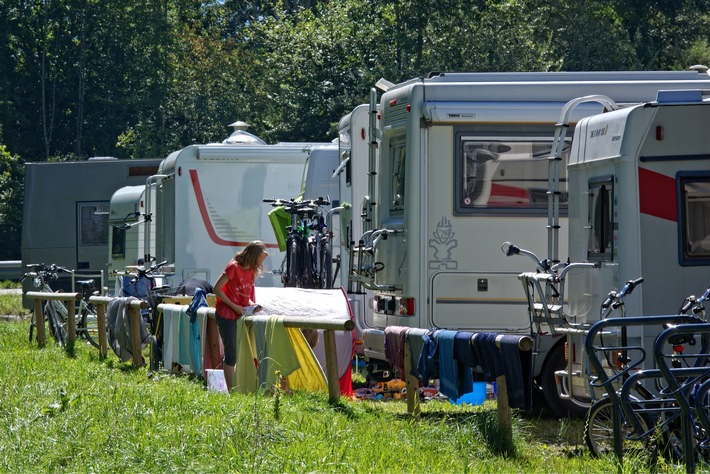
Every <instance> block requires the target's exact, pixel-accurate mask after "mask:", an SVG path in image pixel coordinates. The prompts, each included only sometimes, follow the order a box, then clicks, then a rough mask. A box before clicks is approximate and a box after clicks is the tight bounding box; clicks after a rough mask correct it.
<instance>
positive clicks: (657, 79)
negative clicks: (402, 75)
mask: <svg viewBox="0 0 710 474" xmlns="http://www.w3.org/2000/svg"><path fill="white" fill-rule="evenodd" d="M708 85H710V77H709V76H708V75H707V74H706V73H701V72H696V71H678V72H593V73H587V72H570V73H452V74H449V73H437V74H434V75H431V76H429V77H423V78H418V79H413V80H410V81H407V82H404V83H402V84H397V85H394V84H388V83H386V82H383V83H382V84H381V91H382V94H381V96H380V98H379V100H378V101H376V102H378V106H379V110H376V111H375V110H374V109H373V110H371V113H377V114H378V123H377V127H376V130H375V136H374V140H372V141H374V142H376V143H375V145H373V146H376V151H377V160H371V161H370V162H369V164H368V166H369V167H368V170H367V173H368V174H369V176H371V177H372V179H371V180H370V184H369V186H368V189H367V202H368V205H365V204H363V205H362V212H361V214H362V219H363V222H372V225H371V227H370V228H369V229H368V228H366V227H365V226H364V224H363V229H364V230H363V234H362V235H361V236H357V237H355V238H354V239H353V240H354V241H355V242H357V244H356V246H357V249H356V251H355V252H353V258H352V259H351V260H350V262H349V269H348V273H349V275H351V276H352V278H354V279H355V280H357V282H358V284H361V285H362V286H363V287H365V288H367V289H369V290H372V291H373V292H374V293H373V295H374V296H373V299H372V302H371V305H372V306H371V307H372V308H373V314H372V316H371V319H369V318H367V317H366V318H365V319H364V320H363V321H361V322H360V324H361V325H362V326H363V327H364V329H363V341H364V354H365V356H366V358H367V359H368V360H369V361H370V364H369V370H370V373H371V376H372V377H377V376H382V377H385V376H387V375H390V376H391V375H392V373H391V372H390V371H389V367H388V365H387V363H386V358H385V356H384V329H385V328H386V327H388V326H407V327H418V328H430V327H438V328H446V329H453V330H468V331H474V332H483V331H486V332H498V333H517V334H530V335H532V336H533V338H534V341H535V346H534V354H535V358H534V376H535V378H536V381H537V385H538V386H539V387H541V389H542V390H541V391H542V395H544V398H545V401H546V402H547V404H548V405H549V406H550V407H551V408H552V409H553V410H554V411H555V412H556V413H557V414H560V415H562V414H567V413H568V412H569V411H570V410H572V409H574V408H575V407H574V404H572V403H570V402H569V401H568V400H565V399H562V398H561V397H560V394H559V393H558V391H557V385H556V383H555V372H556V371H557V370H559V369H561V368H563V367H564V364H565V361H564V352H563V350H564V346H563V343H564V337H563V336H561V335H555V336H552V335H549V334H548V335H542V334H537V333H535V332H534V331H533V328H532V324H531V321H530V318H529V316H528V312H527V300H526V298H525V296H524V294H523V292H522V291H521V285H520V281H519V279H518V275H519V274H520V273H521V271H525V270H527V267H526V266H525V261H524V260H521V259H513V258H505V256H503V255H502V254H501V252H500V248H501V244H502V243H503V242H504V241H506V240H510V241H515V242H517V243H518V244H519V245H520V246H521V247H524V248H528V249H532V250H534V251H535V252H536V253H538V254H544V253H545V249H546V247H547V235H548V234H547V232H546V229H547V227H548V186H549V182H548V176H549V172H548V169H549V162H550V160H548V157H549V156H550V153H551V144H552V140H553V136H554V133H555V124H556V123H557V121H558V120H559V118H560V112H561V109H562V107H563V106H564V105H565V104H566V102H567V101H569V100H571V99H574V98H577V97H580V96H585V95H590V94H603V95H605V96H608V97H610V98H611V99H612V100H614V101H616V102H617V103H618V104H619V105H620V106H622V107H625V106H629V105H631V104H636V103H640V102H646V101H650V100H654V99H655V98H656V95H657V93H658V91H659V90H660V89H698V88H706V87H707V86H708ZM373 102H375V101H373ZM602 109H603V107H602V106H601V105H599V104H598V103H584V104H582V105H580V106H579V107H576V108H575V109H574V111H573V113H572V114H571V116H570V126H571V128H574V125H575V124H576V123H577V122H578V121H579V120H581V119H582V118H584V117H588V116H591V115H595V114H598V113H600V112H601V111H602ZM570 136H571V135H570ZM573 146H575V145H574V143H572V141H571V139H567V140H565V141H564V143H563V147H562V149H561V160H562V162H566V160H567V159H568V157H569V152H570V150H571V148H572V147H573ZM560 170H561V171H560V173H561V174H562V176H561V179H560V183H561V188H560V190H559V191H556V194H557V195H558V202H559V206H560V211H561V219H559V222H558V223H557V224H555V226H556V227H558V231H559V235H560V236H566V235H567V224H568V223H567V212H568V208H567V201H568V198H569V193H568V183H567V179H566V174H565V167H564V166H563V167H561V168H560ZM569 189H573V188H569ZM353 201H355V202H357V201H358V199H357V198H353ZM357 211H360V209H357ZM569 255H570V252H569V248H568V242H567V239H566V238H560V242H559V257H558V258H559V259H560V260H566V259H567V258H568V256H569Z"/></svg>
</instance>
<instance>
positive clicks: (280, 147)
mask: <svg viewBox="0 0 710 474" xmlns="http://www.w3.org/2000/svg"><path fill="white" fill-rule="evenodd" d="M328 146H330V147H335V145H333V144H330V143H279V144H275V145H239V146H234V145H221V144H211V145H190V146H187V147H185V148H183V149H182V150H178V151H174V152H173V153H171V154H170V155H168V157H167V158H165V160H163V162H162V163H161V164H160V169H159V170H158V174H162V175H171V174H173V173H175V171H176V169H177V167H178V165H179V163H182V162H194V161H205V162H206V161H221V162H259V161H264V160H266V159H268V160H270V161H274V160H284V161H285V162H288V161H290V160H293V159H297V160H303V159H304V154H305V155H307V154H309V153H310V151H311V150H312V149H313V148H315V147H328Z"/></svg>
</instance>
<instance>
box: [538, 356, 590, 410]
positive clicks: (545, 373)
mask: <svg viewBox="0 0 710 474" xmlns="http://www.w3.org/2000/svg"><path fill="white" fill-rule="evenodd" d="M564 368H565V352H564V344H557V345H556V346H555V347H553V348H552V350H550V353H549V354H548V356H547V360H546V361H545V363H544V365H543V366H542V372H540V387H541V388H542V394H543V396H544V397H545V403H546V404H547V406H548V408H549V409H550V410H551V411H552V413H553V414H554V415H555V416H556V417H558V418H567V417H579V418H581V417H584V416H585V414H586V412H587V409H586V408H584V407H582V406H579V405H577V404H575V403H574V402H572V401H571V400H565V399H562V398H560V394H559V393H558V392H557V383H556V382H555V372H556V371H558V370H563V369H564Z"/></svg>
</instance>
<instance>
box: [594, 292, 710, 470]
mask: <svg viewBox="0 0 710 474" xmlns="http://www.w3.org/2000/svg"><path fill="white" fill-rule="evenodd" d="M642 282H643V279H642V278H639V279H637V280H630V281H628V282H627V283H626V285H625V286H624V287H623V288H622V290H621V291H620V292H618V293H617V292H615V291H612V292H610V293H609V295H608V296H607V298H606V299H605V300H604V302H603V303H602V305H601V307H600V315H601V319H602V320H606V319H607V318H608V316H609V315H610V314H611V313H612V312H613V311H614V310H619V311H620V314H621V318H620V319H619V321H624V320H626V321H625V322H626V325H623V326H621V343H620V345H619V346H618V347H612V346H606V345H605V344H604V343H603V331H602V330H600V331H598V334H599V338H600V346H598V347H597V349H599V350H601V351H602V352H603V353H604V358H605V360H606V362H607V367H608V368H609V369H611V370H612V371H613V372H614V375H612V377H607V376H606V375H602V376H599V374H600V373H601V372H600V371H599V368H600V367H599V366H600V364H598V363H594V362H598V360H597V359H596V357H595V356H592V357H590V363H591V365H592V366H593V367H594V368H595V369H596V370H597V374H598V375H597V380H601V382H596V383H595V382H592V383H591V384H590V386H592V388H599V387H602V388H604V389H605V390H606V391H607V393H606V394H605V396H604V397H602V398H600V399H598V400H596V401H595V402H594V403H593V404H592V405H591V407H590V408H589V410H588V412H587V414H586V417H585V423H584V439H585V444H586V445H587V447H588V448H589V450H590V453H591V454H592V456H600V455H603V454H605V453H608V452H612V451H613V450H614V443H615V441H614V421H613V418H614V417H615V416H617V417H618V418H619V419H618V423H619V424H620V428H621V430H622V432H621V433H620V440H621V441H622V443H624V444H623V445H622V447H621V449H622V452H629V451H637V452H639V451H643V450H646V449H647V448H648V447H649V446H651V447H652V448H653V451H654V454H656V451H658V448H661V450H662V452H664V453H665V454H668V455H670V456H671V458H673V459H674V460H678V459H681V458H682V452H683V447H682V443H681V438H680V425H679V419H678V418H679V408H678V404H677V403H676V401H675V399H674V398H673V397H672V396H670V394H669V393H667V388H665V387H661V386H659V385H658V381H659V380H661V379H662V378H663V374H662V373H661V372H660V371H659V370H657V369H655V370H642V371H640V372H636V373H634V374H633V375H629V372H630V371H631V370H632V369H634V368H635V367H638V366H639V365H640V364H641V362H642V361H643V357H642V358H641V359H640V360H637V361H632V359H631V358H630V357H629V352H630V351H636V350H638V351H641V350H640V349H639V348H633V347H629V346H628V342H627V340H626V329H627V326H630V325H633V324H636V323H638V324H639V325H644V324H655V323H659V324H661V325H662V327H663V328H664V329H668V328H672V327H675V326H676V325H677V324H698V323H702V322H704V319H705V309H704V307H703V302H704V301H707V300H708V298H710V288H708V290H706V292H705V294H704V295H703V296H701V297H700V298H695V297H694V296H689V297H687V298H686V299H685V300H684V301H683V304H681V307H680V309H679V310H678V316H675V317H674V316H670V317H663V316H659V317H653V316H651V317H645V318H644V317H640V318H626V312H625V306H624V302H623V298H624V297H625V296H628V295H629V294H631V292H632V291H633V289H634V288H635V287H636V286H638V285H639V284H641V283H642ZM698 315H700V316H698ZM611 321H613V320H611ZM590 332H591V331H590ZM667 342H668V343H669V344H670V345H671V346H672V353H671V356H670V357H671V359H672V365H673V367H675V368H680V367H681V363H682V362H681V361H683V360H684V359H683V355H682V354H683V351H684V346H685V344H690V345H695V339H694V337H693V335H692V334H677V335H675V336H674V337H671V338H669V339H668V341H667ZM704 343H706V341H704ZM701 352H702V351H701ZM610 353H611V354H614V355H615V356H616V360H612V359H610V358H609V354H610ZM641 353H642V355H643V352H642V351H641ZM590 354H591V353H590ZM702 365H704V360H703V359H700V360H697V361H696V366H695V368H696V369H697V368H698V367H699V366H702ZM686 366H687V362H686ZM644 378H645V379H656V382H657V386H656V390H657V391H658V395H656V394H654V393H653V392H652V391H651V390H650V389H648V388H647V387H646V386H645V385H643V383H642V382H641V379H644ZM617 380H623V382H624V383H623V385H622V387H621V389H620V390H618V391H617V390H616V389H615V388H613V387H612V385H613V383H614V382H615V381H617ZM632 392H633V393H632Z"/></svg>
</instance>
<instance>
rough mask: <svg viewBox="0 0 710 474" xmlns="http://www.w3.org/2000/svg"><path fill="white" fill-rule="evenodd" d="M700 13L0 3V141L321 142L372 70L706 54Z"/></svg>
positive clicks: (537, 1) (543, 65) (702, 2)
mask: <svg viewBox="0 0 710 474" xmlns="http://www.w3.org/2000/svg"><path fill="white" fill-rule="evenodd" d="M709 7H710V0H652V1H646V0H612V1H609V2H599V1H596V0H580V1H578V2H568V1H563V0H385V1H374V0H346V1H333V0H259V1H252V2H242V1H236V0H224V1H216V0H210V1H204V2H196V1H193V0H151V1H145V0H116V1H112V2H103V1H100V0H29V1H24V2H17V1H12V0H0V144H3V145H5V146H6V149H7V151H8V152H10V153H11V154H13V155H12V156H15V155H17V156H19V157H21V158H22V160H24V161H46V160H68V159H86V158H88V157H90V156H117V157H120V158H148V157H164V156H167V154H169V153H170V152H172V151H175V150H177V149H180V148H182V147H185V146H187V145H190V144H194V143H208V142H219V141H221V140H222V139H223V138H224V137H226V136H227V135H228V133H229V130H227V125H228V124H229V123H232V122H234V121H236V120H242V121H245V122H247V123H250V124H251V125H252V128H251V129H250V131H251V132H253V133H256V134H257V135H259V136H261V137H262V138H264V139H265V140H266V141H268V142H276V141H318V142H323V141H330V140H332V139H333V138H335V135H336V126H337V123H338V121H339V120H340V118H341V117H343V116H344V115H346V114H347V113H348V112H349V111H351V110H352V109H353V108H354V107H355V106H357V105H359V104H361V103H364V102H367V101H368V95H369V90H370V89H371V88H372V87H373V86H374V84H375V82H376V81H377V80H378V79H380V78H384V79H387V80H389V81H390V82H394V83H398V82H401V81H404V80H408V79H411V78H415V77H420V76H422V75H426V74H428V73H429V72H431V71H551V70H628V69H659V70H663V69H685V68H687V67H689V66H691V65H692V64H696V63H699V64H703V63H708V61H710V46H708V37H710V21H708V16H709V14H708V12H709V11H710V8H709ZM3 160H4V158H3ZM3 172H5V171H3ZM3 179H5V180H6V181H5V182H6V183H8V185H9V189H10V190H11V191H9V192H11V193H15V192H17V190H18V189H21V186H22V184H21V176H20V175H18V174H17V173H10V175H9V176H8V175H5V176H4V178H3ZM8 180H9V181H8ZM13 180H17V181H13ZM3 189H5V188H3ZM20 193H21V191H20ZM14 198H16V197H14ZM15 204H17V201H15ZM6 207H7V206H6ZM17 209H19V208H17ZM3 212H6V211H5V210H0V234H1V235H0V236H1V237H3V242H4V243H6V245H5V246H4V247H6V248H8V250H7V251H6V253H8V254H10V255H14V256H16V255H17V254H19V240H16V239H14V238H10V240H4V238H5V236H8V237H9V236H15V235H17V234H16V232H17V229H16V225H19V224H15V223H14V222H13V219H14V217H13V216H10V215H9V214H7V213H5V214H3ZM0 258H1V257H0Z"/></svg>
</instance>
